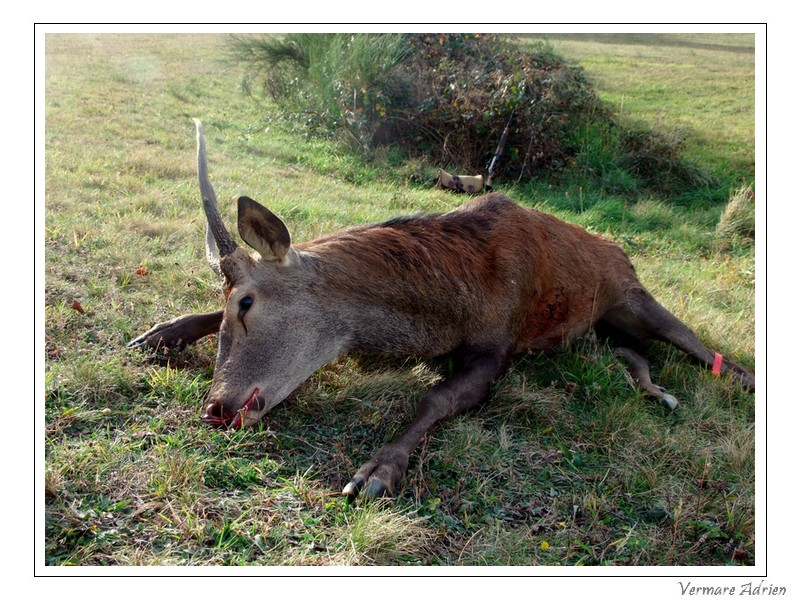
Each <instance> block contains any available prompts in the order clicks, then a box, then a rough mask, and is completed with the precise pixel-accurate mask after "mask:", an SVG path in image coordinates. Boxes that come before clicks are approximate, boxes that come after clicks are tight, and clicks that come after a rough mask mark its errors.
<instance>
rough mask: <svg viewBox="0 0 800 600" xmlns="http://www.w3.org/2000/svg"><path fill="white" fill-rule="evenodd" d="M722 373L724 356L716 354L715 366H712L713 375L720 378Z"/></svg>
mask: <svg viewBox="0 0 800 600" xmlns="http://www.w3.org/2000/svg"><path fill="white" fill-rule="evenodd" d="M721 372H722V354H720V353H719V352H714V364H713V365H711V374H712V375H716V376H717V377H719V374H720V373H721Z"/></svg>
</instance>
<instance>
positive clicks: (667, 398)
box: [661, 394, 678, 410]
mask: <svg viewBox="0 0 800 600" xmlns="http://www.w3.org/2000/svg"><path fill="white" fill-rule="evenodd" d="M661 403H662V404H663V405H664V406H666V407H667V408H668V409H670V410H675V409H676V408H678V399H677V398H676V397H675V396H673V395H672V394H664V395H663V396H661Z"/></svg>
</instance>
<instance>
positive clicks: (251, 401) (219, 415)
mask: <svg viewBox="0 0 800 600" xmlns="http://www.w3.org/2000/svg"><path fill="white" fill-rule="evenodd" d="M258 394H259V389H258V388H256V389H254V390H253V393H252V394H250V397H249V398H248V399H247V401H246V402H245V403H244V404H243V405H242V406H241V408H239V409H238V410H231V409H230V408H228V407H226V406H225V403H224V402H222V401H221V400H219V399H217V400H214V401H212V402H210V403H209V404H208V405H207V406H206V408H205V410H204V411H203V414H202V415H201V417H200V418H201V419H202V421H203V422H204V423H205V424H206V425H210V426H211V427H220V428H227V429H238V428H240V427H242V426H244V425H254V424H255V423H257V422H258V420H259V418H260V413H261V412H262V411H263V410H264V408H265V407H266V405H267V402H266V400H265V399H264V398H263V397H261V396H259V395H258Z"/></svg>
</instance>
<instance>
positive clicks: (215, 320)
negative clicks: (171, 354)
mask: <svg viewBox="0 0 800 600" xmlns="http://www.w3.org/2000/svg"><path fill="white" fill-rule="evenodd" d="M221 324H222V311H221V310H220V311H217V312H213V313H201V314H197V315H184V316H182V317H177V318H175V319H172V320H171V321H166V322H165V323H159V324H158V325H155V326H154V327H152V328H150V329H149V330H147V331H145V332H144V333H143V334H142V335H140V336H139V337H137V338H136V339H133V340H131V341H130V342H128V344H127V348H128V349H129V350H147V349H152V350H156V349H158V348H169V349H170V350H173V349H174V350H182V349H183V348H185V347H186V346H187V345H188V344H192V343H194V342H196V341H197V340H199V339H200V338H201V337H205V336H207V335H211V334H212V333H217V332H218V331H219V327H220V325H221Z"/></svg>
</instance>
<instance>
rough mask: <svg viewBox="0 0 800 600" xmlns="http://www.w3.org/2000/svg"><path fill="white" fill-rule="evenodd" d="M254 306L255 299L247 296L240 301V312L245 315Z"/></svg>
mask: <svg viewBox="0 0 800 600" xmlns="http://www.w3.org/2000/svg"><path fill="white" fill-rule="evenodd" d="M251 306H253V297H252V296H245V297H244V298H242V299H241V300H239V310H240V311H242V312H243V313H245V312H247V311H248V310H249V309H250V307H251Z"/></svg>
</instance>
